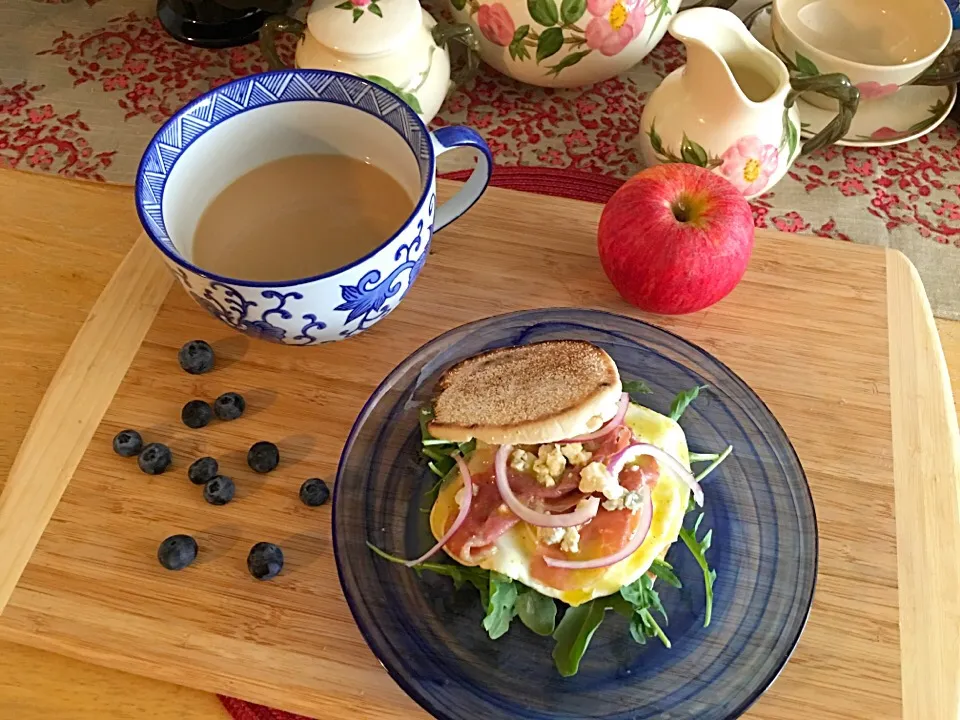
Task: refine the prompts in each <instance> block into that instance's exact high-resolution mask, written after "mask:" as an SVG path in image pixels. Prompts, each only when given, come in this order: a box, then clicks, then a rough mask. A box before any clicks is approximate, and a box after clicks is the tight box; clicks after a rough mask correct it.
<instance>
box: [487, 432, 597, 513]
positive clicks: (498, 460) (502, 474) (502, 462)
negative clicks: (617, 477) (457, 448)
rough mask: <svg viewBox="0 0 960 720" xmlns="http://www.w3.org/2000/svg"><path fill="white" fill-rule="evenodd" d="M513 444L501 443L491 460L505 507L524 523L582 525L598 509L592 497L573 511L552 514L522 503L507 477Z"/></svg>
mask: <svg viewBox="0 0 960 720" xmlns="http://www.w3.org/2000/svg"><path fill="white" fill-rule="evenodd" d="M511 450H513V445H501V446H500V449H499V450H497V455H496V457H495V458H494V461H493V467H494V471H495V472H496V476H497V489H498V490H499V491H500V497H501V498H502V499H503V502H505V503H506V505H507V507H508V508H510V509H511V510H512V511H513V514H514V515H516V516H517V517H518V518H520V519H521V520H523V521H524V522H525V523H529V524H531V525H536V526H537V527H571V526H573V525H582V524H583V523H585V522H587V520H590V519H591V518H593V517H594V516H596V514H597V511H598V510H599V509H600V498H596V497H592V498H588V499H587V500H585V501H584V502H583V503H581V504H580V505H578V506H577V509H576V510H574V511H573V512H568V513H562V514H560V515H552V514H550V513H546V512H540V511H538V510H534V509H533V508H531V507H528V506H526V505H524V504H523V503H522V502H521V501H520V498H518V497H517V496H516V495H515V494H514V493H513V489H512V488H511V487H510V480H509V478H508V477H507V458H508V457H509V456H510V451H511Z"/></svg>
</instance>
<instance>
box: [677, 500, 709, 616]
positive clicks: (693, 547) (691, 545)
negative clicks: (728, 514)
mask: <svg viewBox="0 0 960 720" xmlns="http://www.w3.org/2000/svg"><path fill="white" fill-rule="evenodd" d="M702 520H703V513H700V515H699V516H698V517H697V521H696V522H695V523H694V525H693V528H692V529H690V528H681V529H680V539H681V540H683V544H684V545H686V546H687V550H689V551H690V554H691V555H693V559H694V560H696V561H697V565H699V566H700V569H701V570H702V571H703V585H704V592H705V593H706V609H705V611H704V616H703V626H704V627H709V626H710V619H711V618H712V617H713V583H714V582H715V581H716V579H717V571H716V570H712V569H711V568H710V565H709V564H708V563H707V557H706V556H707V550H709V549H710V544H711V542H713V530H707V532H706V533H704V535H703V538H702V539H700V540H697V531H698V530H699V529H700V523H701V521H702Z"/></svg>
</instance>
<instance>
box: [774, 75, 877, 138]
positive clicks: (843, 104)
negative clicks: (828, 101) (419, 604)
mask: <svg viewBox="0 0 960 720" xmlns="http://www.w3.org/2000/svg"><path fill="white" fill-rule="evenodd" d="M805 92H818V93H821V94H823V95H826V96H827V97H831V98H834V99H835V100H836V101H837V103H838V104H839V106H840V107H839V110H837V114H836V116H835V117H834V118H833V120H831V121H830V122H829V123H827V125H826V126H825V127H824V128H823V130H821V131H820V132H818V133H817V134H816V135H814V136H813V137H812V138H810V139H809V140H807V141H806V142H805V143H803V145H802V146H801V147H800V154H801V155H806V154H807V153H809V152H813V151H814V150H819V149H820V148H822V147H826V146H827V145H833V144H834V143H835V142H837V140H840V139H841V138H843V136H844V135H846V134H847V133H848V132H849V131H850V123H851V122H852V121H853V116H854V115H855V114H856V112H857V106H858V105H859V104H860V91H859V90H857V88H855V87H854V86H853V85H852V84H850V78H848V77H847V76H846V75H844V74H843V73H827V74H825V75H813V76H810V77H791V78H790V92H789V93H787V99H786V100H785V101H784V103H783V105H784V107H785V108H787V109H789V108H791V107H792V106H793V104H794V103H795V102H796V101H797V98H798V97H800V95H801V94H802V93H805Z"/></svg>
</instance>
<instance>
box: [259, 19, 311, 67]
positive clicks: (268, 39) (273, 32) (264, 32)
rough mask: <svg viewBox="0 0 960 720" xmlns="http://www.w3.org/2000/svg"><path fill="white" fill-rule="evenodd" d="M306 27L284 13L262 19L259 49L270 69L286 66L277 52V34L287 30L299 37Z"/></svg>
mask: <svg viewBox="0 0 960 720" xmlns="http://www.w3.org/2000/svg"><path fill="white" fill-rule="evenodd" d="M306 29H307V26H306V24H305V23H302V22H300V21H299V20H296V19H294V18H292V17H287V16H286V15H271V16H270V17H268V18H267V19H266V20H265V21H264V23H263V26H262V27H261V28H260V49H261V50H262V51H263V55H264V57H266V58H267V64H268V65H269V66H270V69H271V70H280V69H282V68H285V67H287V66H286V65H285V64H284V62H283V61H282V60H281V59H280V55H278V54H277V35H279V34H280V33H285V32H288V33H293V34H294V35H296V36H297V38H300V37H302V36H303V31H304V30H306Z"/></svg>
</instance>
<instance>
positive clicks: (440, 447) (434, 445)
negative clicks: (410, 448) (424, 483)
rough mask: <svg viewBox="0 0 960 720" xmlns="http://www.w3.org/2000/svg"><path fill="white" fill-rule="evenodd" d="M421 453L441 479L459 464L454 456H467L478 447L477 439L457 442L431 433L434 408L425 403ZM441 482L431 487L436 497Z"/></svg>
mask: <svg viewBox="0 0 960 720" xmlns="http://www.w3.org/2000/svg"><path fill="white" fill-rule="evenodd" d="M419 420H420V454H421V455H423V456H424V457H425V458H426V459H427V467H428V468H430V470H431V471H432V472H433V474H434V475H436V476H437V477H439V478H440V479H441V480H443V479H444V478H446V477H447V475H449V474H450V471H451V470H453V469H454V468H455V467H456V466H457V461H456V460H454V459H453V456H454V455H456V454H458V453H459V454H460V456H461V457H467V456H468V455H469V454H470V453H472V452H473V451H474V450H476V449H477V441H476V440H469V441H467V442H462V443H455V442H451V441H449V440H440V439H438V438H435V437H433V435H431V434H430V429H429V428H428V425H429V424H430V421H431V420H433V408H432V407H431V406H430V405H424V406H423V407H421V408H420V415H419ZM439 488H440V483H438V484H437V485H435V486H434V487H433V488H431V490H430V493H432V494H433V497H436V491H437V490H439Z"/></svg>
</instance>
